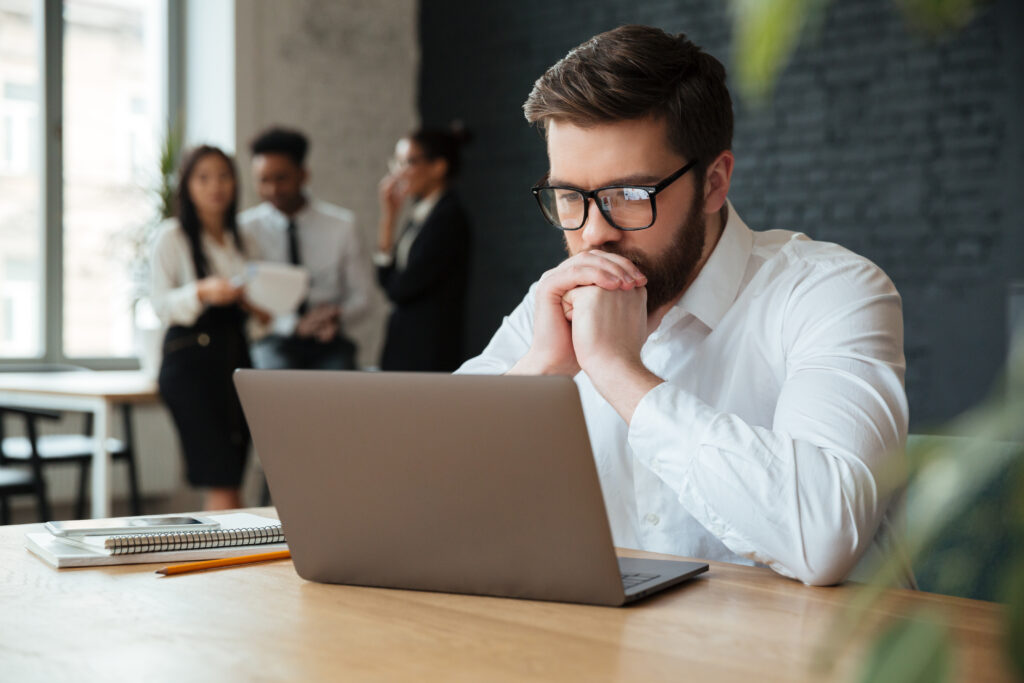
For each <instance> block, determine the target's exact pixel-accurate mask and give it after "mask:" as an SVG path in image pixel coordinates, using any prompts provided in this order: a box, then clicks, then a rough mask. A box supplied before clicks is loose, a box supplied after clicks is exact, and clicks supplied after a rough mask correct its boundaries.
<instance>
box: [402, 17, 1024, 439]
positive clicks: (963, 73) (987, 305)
mask: <svg viewBox="0 0 1024 683" xmlns="http://www.w3.org/2000/svg"><path fill="white" fill-rule="evenodd" d="M724 7H725V3H720V2H707V0H683V1H680V0H674V1H672V2H644V3H618V2H607V1H605V0H587V1H586V2H582V1H580V0H565V1H561V2H557V3H556V2H551V1H550V0H548V1H546V2H538V1H537V0H516V1H515V2H497V3H481V2H475V1H470V0H425V1H424V2H423V3H422V5H421V10H420V11H421V18H420V30H421V45H422V53H423V54H422V73H421V79H420V88H421V89H420V106H421V112H422V115H423V120H424V121H425V122H426V123H434V124H437V123H445V122H447V121H449V120H451V119H454V118H461V119H463V120H464V121H465V122H466V123H467V124H468V125H469V126H470V128H472V129H473V130H474V131H475V132H476V134H477V139H476V141H475V143H474V145H473V146H472V147H471V148H470V149H469V150H467V159H466V172H465V177H464V178H463V179H462V181H461V187H462V192H463V195H464V197H465V199H466V203H467V205H468V207H469V209H470V211H471V213H472V215H473V218H474V223H475V226H476V244H475V264H474V273H473V276H472V283H473V286H472V294H471V297H470V301H469V307H470V310H469V314H470V315H469V319H470V327H469V330H468V332H467V333H468V337H469V346H470V348H471V349H472V350H479V349H480V348H482V347H483V345H484V344H485V343H486V342H487V340H488V339H489V337H490V335H491V334H492V333H493V331H494V330H495V329H496V327H497V325H498V324H499V323H500V321H501V317H502V316H503V315H505V314H506V313H507V312H508V311H510V310H511V309H512V308H513V307H514V306H515V305H516V303H517V302H518V301H519V300H520V299H521V298H522V296H523V294H524V293H525V291H526V288H527V287H528V286H529V284H530V283H531V282H532V281H533V280H535V279H536V278H537V276H538V275H539V274H540V273H541V272H543V270H545V269H546V268H548V267H550V266H552V265H553V264H555V263H556V262H557V261H558V260H559V259H560V258H562V256H563V254H562V247H561V241H560V238H559V237H558V235H557V234H556V233H554V231H553V230H552V229H550V228H548V227H546V224H545V223H543V221H542V220H541V218H540V216H539V214H538V213H537V211H536V208H535V206H534V204H533V200H532V197H530V195H529V192H528V188H529V187H530V185H531V184H532V183H533V182H535V181H536V180H537V178H538V177H540V176H541V175H542V174H543V172H544V171H545V168H546V160H545V153H544V144H543V141H542V140H541V139H540V137H539V136H538V134H537V132H536V131H535V130H533V129H532V128H530V127H529V126H528V125H527V124H526V122H525V121H524V119H523V117H522V110H521V106H522V103H523V100H524V99H525V98H526V95H527V94H528V93H529V90H530V87H531V85H532V83H533V81H534V79H536V78H537V77H538V76H539V75H540V74H541V73H542V72H543V71H544V69H546V68H547V67H548V66H550V65H551V64H552V63H554V62H555V61H556V60H558V59H559V58H560V57H562V56H563V55H564V54H565V52H566V51H567V50H568V49H570V48H571V47H573V46H574V45H576V44H578V43H579V42H581V41H583V40H585V39H586V38H588V37H590V36H591V35H593V34H595V33H598V32H600V31H603V30H607V29H609V28H612V27H614V26H617V25H620V24H624V23H644V24H652V25H656V26H660V27H662V28H664V29H666V30H668V31H670V32H680V31H681V32H685V33H687V34H688V35H689V36H690V37H691V38H692V39H693V40H694V41H695V42H697V43H698V44H699V45H702V46H703V47H704V48H705V49H706V50H708V51H709V52H711V53H712V54H714V55H716V56H717V57H719V59H721V60H722V61H723V62H724V63H725V64H726V66H727V67H729V66H730V62H731V43H730V33H731V31H730V26H729V21H728V16H727V15H726V13H725V9H724ZM895 7H896V3H895V2H893V0H836V1H835V2H833V3H832V5H831V6H830V8H829V10H828V11H827V13H826V15H825V17H824V21H823V24H822V26H821V30H820V32H819V33H818V34H817V35H816V36H814V37H811V38H809V39H807V40H806V41H805V43H804V44H803V45H802V46H801V47H800V49H799V50H798V52H797V54H796V55H795V57H794V59H793V61H792V63H791V64H790V65H789V66H788V67H787V69H786V71H785V72H784V74H783V75H782V77H781V79H780V81H779V83H778V85H777V88H776V91H775V95H774V99H773V101H772V102H771V103H770V104H769V105H768V106H767V107H765V108H763V109H761V110H751V109H749V108H747V107H745V106H744V104H743V103H742V102H741V101H740V100H739V97H738V96H737V95H736V93H735V92H734V103H735V109H736V135H735V141H734V147H733V149H734V151H735V154H736V159H737V164H736V171H735V174H734V176H733V185H732V190H731V192H730V198H731V199H732V201H733V203H734V204H735V206H736V207H737V210H738V211H739V212H740V213H741V215H742V216H743V217H744V219H745V220H746V221H747V223H748V224H749V225H750V226H751V227H753V228H755V229H767V228H785V229H789V230H799V231H802V232H806V233H807V234H809V235H810V236H812V237H814V238H816V239H822V240H830V241H834V242H838V243H840V244H842V245H844V246H846V247H848V248H850V249H852V250H854V251H856V252H858V253H860V254H863V255H864V256H867V257H868V258H870V259H872V260H873V261H875V262H876V263H878V264H879V265H880V266H881V267H882V268H883V269H885V271H886V272H887V273H889V275H890V276H891V277H892V278H893V280H894V281H895V283H896V285H897V287H898V288H899V290H900V292H901V293H902V295H903V298H904V318H905V340H906V352H907V363H908V377H907V388H908V393H909V395H910V403H911V419H912V426H913V428H914V429H918V430H921V429H926V428H927V427H928V425H929V424H930V423H934V422H937V421H940V420H944V419H947V418H949V417H951V416H953V415H955V414H957V413H959V412H961V411H962V410H964V409H965V408H967V407H969V406H971V405H973V404H974V403H976V402H977V401H978V400H979V399H980V398H982V397H983V396H984V395H985V394H986V393H987V392H988V391H989V390H990V389H991V388H992V385H993V382H994V380H995V379H996V378H997V376H998V374H999V371H1000V369H1001V365H1002V362H1003V359H1004V358H1005V355H1006V339H1007V330H1006V326H1007V322H1006V320H1007V315H1006V309H1007V298H1006V292H1007V285H1008V282H1009V281H1011V280H1013V279H1021V278H1022V277H1024V253H1022V249H1024V239H1022V235H1021V233H1022V231H1024V212H1022V210H1021V208H1020V207H1019V204H1020V202H1019V200H1018V195H1019V194H1020V192H1021V190H1024V182H1022V181H1024V144H1022V135H1021V132H1020V131H1019V130H1018V129H1019V128H1020V124H1021V121H1022V119H1021V114H1022V110H1024V107H1022V102H1024V99H1022V93H1021V84H1020V80H1021V75H1022V74H1024V68H1022V65H1024V59H1022V51H1021V48H1019V47H1017V46H1016V43H1018V42H1020V40H1019V36H1020V35H1021V29H1022V28H1024V21H1022V15H1024V13H1022V11H1021V3H1019V2H1018V0H998V1H997V2H994V3H992V4H991V5H987V6H986V7H985V9H984V10H983V11H982V12H980V13H979V15H978V16H977V17H976V18H975V20H974V21H973V22H972V23H971V24H970V25H969V26H968V27H967V28H966V29H965V30H963V31H961V32H959V33H957V34H956V35H954V36H952V37H950V38H947V39H945V40H943V41H940V42H934V41H928V40H926V39H924V38H922V37H921V36H920V35H918V34H915V33H913V32H911V31H910V30H908V28H907V26H906V25H905V23H904V21H903V19H902V17H901V16H899V15H898V13H897V12H896V9H895Z"/></svg>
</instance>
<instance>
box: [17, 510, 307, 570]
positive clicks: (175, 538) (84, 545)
mask: <svg viewBox="0 0 1024 683" xmlns="http://www.w3.org/2000/svg"><path fill="white" fill-rule="evenodd" d="M209 516H210V517H212V518H213V519H214V520H216V521H218V522H220V524H221V525H220V527H219V528H217V529H208V530H198V531H190V532H180V533H166V532H165V533H153V534H114V535H110V536H84V537H80V538H59V537H56V536H53V535H52V534H50V533H49V532H42V533H29V534H25V547H26V548H27V549H28V550H30V551H31V552H32V553H34V554H35V555H37V556H39V557H40V558H41V559H42V560H43V561H45V562H46V563H48V564H50V565H52V566H54V567H57V568H62V567H91V566H96V565H109V564H137V563H143V562H181V561H191V560H209V559H217V558H222V557H234V556H237V555H248V554H250V553H253V552H269V551H272V550H286V549H287V548H288V546H287V544H285V543H284V540H285V539H284V531H283V530H282V528H281V523H280V522H279V521H278V520H276V519H273V518H271V517H261V516H259V515H253V514H249V513H244V512H237V513H230V514H223V515H209ZM253 546H258V547H256V548H254V547H253Z"/></svg>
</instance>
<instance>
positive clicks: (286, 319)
mask: <svg viewBox="0 0 1024 683" xmlns="http://www.w3.org/2000/svg"><path fill="white" fill-rule="evenodd" d="M294 220H295V225H296V228H297V234H298V244H299V260H300V261H301V263H300V265H301V266H302V267H304V268H306V269H307V270H308V271H309V276H310V282H309V296H308V297H307V301H308V303H309V306H310V307H313V306H317V305H319V304H335V305H337V306H339V307H341V316H342V326H343V327H346V326H348V325H350V324H352V323H353V322H356V321H357V320H358V319H359V318H361V317H362V316H363V315H364V314H365V313H366V312H367V311H368V310H369V307H370V292H371V291H372V289H373V286H374V284H373V279H372V274H371V269H370V260H369V258H368V257H367V256H366V253H365V251H364V250H363V246H362V240H361V239H360V236H359V233H358V231H357V230H356V227H355V220H354V217H353V214H352V212H351V211H349V210H348V209H343V208H341V207H340V206H334V205H333V204H328V203H327V202H322V201H318V200H316V199H309V200H308V201H307V202H306V205H305V206H304V207H302V209H300V210H299V211H298V213H296V214H295V216H294ZM238 225H239V228H240V229H241V230H242V234H243V235H244V236H245V237H247V238H249V239H250V240H251V241H252V242H253V243H254V247H255V251H256V254H257V258H258V259H259V260H262V261H273V262H275V263H291V257H290V254H289V252H288V216H286V215H285V214H283V213H281V212H280V211H278V210H277V209H276V208H274V206H273V205H272V204H270V203H269V202H264V203H263V204H260V205H259V206H255V207H253V208H251V209H249V210H248V211H245V212H243V213H242V214H240V215H239V217H238ZM297 322H298V315H297V314H290V315H286V316H279V317H278V318H277V319H276V320H275V321H274V323H273V331H274V332H276V333H278V334H282V335H285V336H288V335H290V334H291V333H292V332H293V331H294V329H295V324H296V323H297Z"/></svg>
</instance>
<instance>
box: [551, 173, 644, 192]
mask: <svg viewBox="0 0 1024 683" xmlns="http://www.w3.org/2000/svg"><path fill="white" fill-rule="evenodd" d="M660 180H661V177H660V176H654V175H650V174H640V173H635V174H633V175H627V176H622V177H619V178H612V179H611V180H609V181H607V182H604V183H602V184H601V185H598V186H597V187H611V186H613V185H656V184H657V183H658V181H660ZM547 184H548V185H555V186H558V185H561V186H565V187H577V188H579V189H581V190H583V189H587V188H582V187H579V185H573V184H572V183H570V182H566V181H564V180H562V179H561V178H558V177H555V176H553V175H551V174H548V178H547ZM592 189H594V188H592Z"/></svg>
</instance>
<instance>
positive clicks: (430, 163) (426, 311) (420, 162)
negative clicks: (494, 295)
mask: <svg viewBox="0 0 1024 683" xmlns="http://www.w3.org/2000/svg"><path fill="white" fill-rule="evenodd" d="M468 140H469V136H468V134H467V133H466V132H465V131H463V130H461V129H452V130H443V129H429V128H425V129H420V130H418V131H416V132H414V133H412V134H411V135H409V136H408V137H405V138H402V139H401V140H399V141H398V144H397V145H396V146H395V159H394V161H393V163H392V168H391V173H390V174H389V175H388V176H386V177H385V178H384V179H383V180H382V181H381V183H380V203H381V221H380V226H379V230H378V242H377V247H378V252H377V253H376V254H375V255H374V262H375V263H376V264H377V278H378V280H379V281H380V285H381V287H383V288H384V292H385V294H387V297H388V299H390V301H391V303H392V305H393V309H392V312H391V317H390V318H389V320H388V326H387V336H386V338H385V342H384V352H383V355H382V356H381V361H380V367H381V369H382V370H407V371H424V372H451V371H453V370H455V369H456V368H457V367H458V366H459V365H460V364H461V362H462V361H463V353H462V334H463V323H464V318H465V298H466V280H467V276H468V272H469V252H470V227H469V220H468V218H467V216H466V212H465V211H464V210H463V208H462V203H461V202H460V201H459V198H458V196H457V195H456V193H455V192H454V190H452V188H451V182H452V180H453V179H454V178H455V176H456V175H457V174H458V172H459V167H460V165H461V163H460V162H461V154H460V151H461V147H462V145H463V144H465V143H466V142H468ZM406 199H410V200H412V204H411V206H410V207H408V209H409V210H408V211H407V212H403V211H402V208H403V205H404V204H405V203H406ZM400 215H404V216H407V218H404V219H402V220H400V218H399V217H400ZM399 223H400V224H401V225H399Z"/></svg>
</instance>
